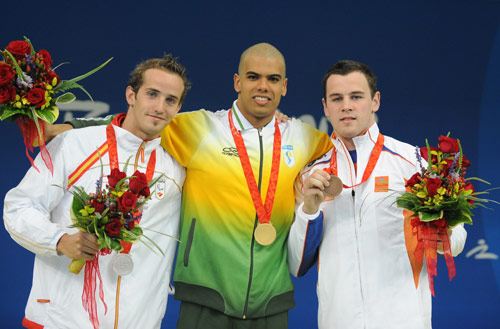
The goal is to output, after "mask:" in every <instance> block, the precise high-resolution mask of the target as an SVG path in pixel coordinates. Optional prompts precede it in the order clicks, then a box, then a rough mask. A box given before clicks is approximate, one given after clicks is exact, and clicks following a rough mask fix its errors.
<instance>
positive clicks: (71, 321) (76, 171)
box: [4, 55, 189, 329]
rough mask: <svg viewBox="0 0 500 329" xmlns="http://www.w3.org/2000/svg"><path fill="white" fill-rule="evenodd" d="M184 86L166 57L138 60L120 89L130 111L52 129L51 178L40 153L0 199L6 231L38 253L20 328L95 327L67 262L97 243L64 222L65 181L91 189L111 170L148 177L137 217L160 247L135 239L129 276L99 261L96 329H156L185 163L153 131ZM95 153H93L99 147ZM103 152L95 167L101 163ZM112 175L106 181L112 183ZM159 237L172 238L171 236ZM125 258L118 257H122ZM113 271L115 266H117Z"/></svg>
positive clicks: (171, 112) (178, 101)
mask: <svg viewBox="0 0 500 329" xmlns="http://www.w3.org/2000/svg"><path fill="white" fill-rule="evenodd" d="M188 86H189V82H188V80H187V77H186V74H185V69H184V67H183V66H182V65H180V64H179V63H177V61H176V60H175V59H174V58H173V57H171V56H170V55H165V56H164V57H163V58H158V59H150V60H147V61H145V62H143V63H141V64H139V65H138V66H137V67H136V69H135V70H134V71H133V72H132V74H131V79H130V80H129V86H128V87H127V89H126V98H127V102H128V105H129V107H128V112H127V114H126V115H125V114H122V115H118V116H117V117H116V118H115V119H114V120H113V122H112V123H111V124H109V125H108V126H98V127H89V128H85V129H75V130H70V131H67V132H65V133H63V134H60V135H58V136H57V137H56V138H54V139H53V140H52V141H51V142H50V143H49V144H48V145H47V149H48V150H49V152H50V154H51V155H52V161H53V165H54V174H53V175H52V174H51V172H50V171H49V170H48V169H47V168H46V167H45V166H44V165H43V162H42V159H41V158H40V156H38V157H37V158H36V160H35V164H36V165H38V168H40V172H36V171H35V170H34V169H33V168H31V169H30V170H29V171H28V173H27V174H26V176H25V177H24V179H23V180H22V181H21V183H20V184H19V185H18V186H17V187H16V188H14V189H12V190H10V191H9V192H8V193H7V195H6V197H5V204H4V224H5V227H6V229H7V231H8V232H9V233H10V235H11V237H12V238H13V239H14V240H15V241H16V242H17V243H19V244H20V245H21V246H23V247H25V248H26V249H28V250H30V251H32V252H33V253H35V265H34V272H33V286H32V288H31V292H30V296H29V299H28V303H27V306H26V312H25V318H24V320H23V326H25V327H27V328H36V329H39V328H47V329H50V328H53V329H62V328H88V329H90V328H96V327H97V326H98V324H97V322H96V321H95V318H94V321H93V322H92V321H90V319H89V313H87V311H86V310H85V309H84V307H83V306H82V291H83V287H84V272H85V269H84V270H82V271H81V272H80V273H79V274H78V275H75V274H73V273H71V272H70V271H69V269H68V266H69V264H70V262H71V260H72V259H88V260H90V259H93V258H94V255H95V254H96V253H97V251H98V248H99V245H98V243H97V239H96V238H95V237H94V236H93V235H91V234H89V233H85V232H80V231H78V229H75V228H70V225H71V224H72V222H71V219H70V205H71V203H72V200H73V194H72V188H71V186H79V187H82V188H84V189H85V191H86V192H87V193H91V192H95V190H96V182H97V181H98V180H99V178H100V177H101V170H103V171H104V177H103V178H104V182H103V186H105V185H106V184H107V182H108V175H109V173H110V168H113V167H117V169H119V170H121V171H124V165H125V163H128V166H127V170H126V175H127V176H132V175H133V174H134V172H135V171H136V170H138V171H139V172H141V173H144V174H145V175H146V177H147V179H148V180H149V181H151V180H152V179H155V178H158V177H159V180H158V181H157V182H156V185H155V186H153V187H151V199H150V200H149V201H148V202H147V204H146V208H145V209H144V211H143V215H142V218H141V221H140V225H141V226H142V227H143V228H147V229H150V230H145V232H144V234H145V235H146V236H148V237H149V238H150V239H152V240H154V242H155V243H156V245H157V246H158V247H159V248H160V249H161V250H162V251H163V253H164V255H161V254H160V253H159V252H157V253H156V254H155V253H154V252H153V251H152V250H150V249H149V248H148V246H147V245H145V244H144V243H140V242H139V243H134V244H133V245H132V246H131V248H130V250H129V253H128V255H129V256H130V258H128V256H125V258H127V259H128V260H129V261H130V260H131V261H132V262H133V267H132V266H130V264H131V263H130V262H129V263H128V265H129V266H128V268H126V269H127V272H130V273H126V272H123V271H122V270H120V268H118V271H116V270H114V268H113V260H114V259H117V258H116V257H117V253H116V252H112V253H111V254H109V255H101V256H99V258H98V262H99V268H100V274H101V277H102V284H103V292H104V301H105V303H106V305H107V312H105V307H104V304H103V303H102V302H101V300H100V298H99V280H98V279H96V280H97V281H96V285H97V291H96V293H95V302H96V304H95V306H96V307H97V309H96V311H95V315H97V320H98V322H99V325H100V327H101V328H160V326H161V322H162V318H163V316H164V314H165V309H166V305H167V296H168V290H169V282H170V276H171V273H172V263H173V259H174V254H175V248H176V245H177V241H176V240H175V239H174V238H172V237H177V235H178V231H179V216H180V207H181V191H182V185H183V183H184V179H185V169H184V168H183V167H182V166H181V165H180V164H179V163H178V162H177V161H176V160H175V159H173V158H172V157H171V156H170V155H169V154H168V153H167V152H166V151H165V150H164V149H163V147H162V146H161V145H160V132H161V131H162V130H163V129H164V128H165V127H166V126H167V124H168V123H169V122H170V120H171V119H172V118H173V117H174V116H175V115H176V114H177V112H178V111H179V109H180V108H181V105H182V103H183V100H184V97H185V95H186V91H187V89H188ZM98 149H99V150H100V156H99V155H98V154H97V150H98ZM99 158H101V161H102V164H101V163H100V161H99ZM110 181H111V179H110ZM166 235H170V236H171V237H168V236H166ZM120 255H123V254H120ZM115 269H116V267H115Z"/></svg>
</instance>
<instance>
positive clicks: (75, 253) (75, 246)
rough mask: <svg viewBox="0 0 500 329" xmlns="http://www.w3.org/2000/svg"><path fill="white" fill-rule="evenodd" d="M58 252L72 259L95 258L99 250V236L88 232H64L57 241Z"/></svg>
mask: <svg viewBox="0 0 500 329" xmlns="http://www.w3.org/2000/svg"><path fill="white" fill-rule="evenodd" d="M56 249H57V252H59V253H61V254H63V255H65V256H67V257H69V258H71V259H88V260H92V259H94V255H95V254H96V253H97V252H98V251H99V243H98V242H97V238H96V237H95V236H94V235H92V234H90V233H87V232H81V231H80V232H77V233H75V234H64V235H63V236H62V237H61V238H60V239H59V242H57V248H56Z"/></svg>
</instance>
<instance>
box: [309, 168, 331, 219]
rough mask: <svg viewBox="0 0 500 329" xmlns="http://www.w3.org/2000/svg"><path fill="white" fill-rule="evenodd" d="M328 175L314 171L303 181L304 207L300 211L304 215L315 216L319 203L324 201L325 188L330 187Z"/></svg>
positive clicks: (322, 171)
mask: <svg viewBox="0 0 500 329" xmlns="http://www.w3.org/2000/svg"><path fill="white" fill-rule="evenodd" d="M329 181H330V174H328V173H327V172H326V171H324V170H318V169H316V170H315V171H314V172H313V173H312V174H311V175H310V176H308V177H307V178H306V180H305V181H304V188H303V189H304V205H303V206H302V210H303V211H304V212H305V213H306V214H315V213H316V212H317V211H318V209H319V205H320V204H321V202H323V201H324V200H325V193H324V190H325V187H327V186H329V185H330V182H329Z"/></svg>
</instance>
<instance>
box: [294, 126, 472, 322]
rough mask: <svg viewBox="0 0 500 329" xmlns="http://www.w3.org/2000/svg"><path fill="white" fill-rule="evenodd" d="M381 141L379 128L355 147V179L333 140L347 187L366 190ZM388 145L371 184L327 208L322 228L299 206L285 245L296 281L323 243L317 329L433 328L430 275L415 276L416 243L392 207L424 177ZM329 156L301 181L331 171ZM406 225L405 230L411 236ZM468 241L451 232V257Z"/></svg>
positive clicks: (402, 149)
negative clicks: (417, 176)
mask: <svg viewBox="0 0 500 329" xmlns="http://www.w3.org/2000/svg"><path fill="white" fill-rule="evenodd" d="M378 134H379V129H378V126H377V125H376V124H374V125H373V126H372V127H371V128H370V129H369V131H368V132H367V133H366V134H364V135H363V136H359V137H355V138H354V139H353V140H354V143H355V146H356V153H357V175H356V174H355V170H354V166H353V163H352V160H351V157H350V155H349V153H348V152H347V148H346V147H345V145H344V144H343V142H342V141H341V140H340V138H336V139H334V140H333V143H334V145H335V147H336V149H337V163H338V176H339V177H340V178H341V179H342V181H343V183H344V184H345V185H347V186H353V185H356V184H358V183H359V182H361V177H362V175H363V172H364V171H365V168H366V166H367V163H368V160H369V157H370V154H371V152H372V149H373V147H374V145H375V142H376V141H377V136H378ZM384 138H385V140H384V148H383V150H382V153H381V155H380V158H379V160H378V162H377V164H376V166H375V169H374V171H373V172H372V174H371V176H370V177H369V178H368V180H367V181H366V182H365V183H363V184H360V185H358V186H356V187H354V188H347V189H344V190H343V192H342V194H341V195H340V196H338V197H337V198H335V200H330V201H325V202H323V203H322V204H321V206H320V211H321V212H322V213H323V215H324V220H323V221H322V220H321V217H322V216H319V215H320V212H318V214H316V215H309V216H308V215H306V214H305V213H304V212H303V211H302V204H300V205H299V207H298V209H297V211H296V218H295V221H294V223H293V225H292V228H291V231H290V236H289V239H288V251H289V255H288V262H289V267H290V271H291V273H292V274H293V275H295V276H298V275H302V274H303V273H304V267H307V266H310V265H311V264H307V263H308V262H309V263H310V262H311V257H309V260H308V259H306V258H305V257H304V255H308V254H309V255H314V250H308V249H310V248H311V245H314V244H315V243H316V246H317V243H319V241H320V240H321V239H322V241H321V245H320V247H319V259H318V263H319V265H318V268H319V273H318V285H317V294H318V300H319V312H318V322H319V328H322V329H333V328H339V329H350V328H352V329H389V328H395V329H396V328H397V329H401V328H405V329H412V328H415V329H417V328H418V329H423V328H431V294H430V290H429V285H428V279H427V270H426V267H425V264H424V265H423V266H422V267H421V269H420V268H418V267H417V268H415V269H413V270H412V265H411V263H410V257H411V256H413V250H414V249H412V247H410V246H409V247H408V248H407V243H409V242H410V240H414V241H415V240H416V238H415V237H411V230H410V231H409V232H408V231H407V234H408V233H410V235H408V237H407V238H406V239H405V221H404V215H403V209H400V208H398V207H397V206H396V203H395V200H396V197H397V196H399V195H401V194H402V193H403V192H404V191H405V179H409V178H410V177H411V176H412V175H413V174H414V173H415V172H416V171H418V170H419V169H420V168H418V165H417V166H416V161H417V160H416V155H415V147H413V146H411V145H409V144H405V143H402V142H399V141H397V140H395V139H393V138H391V137H387V136H384ZM331 155H332V151H330V152H328V153H327V154H325V155H324V156H323V157H322V158H320V159H318V160H317V161H316V162H314V163H313V164H311V165H309V166H308V167H306V168H305V169H304V173H303V176H302V181H303V180H304V179H305V177H306V176H307V175H308V174H310V173H312V172H313V171H314V170H315V169H323V168H326V167H328V166H329V161H330V157H331ZM376 181H379V182H380V181H382V182H387V181H388V186H385V189H387V187H388V189H389V191H384V189H381V188H380V185H378V187H377V185H376ZM299 184H300V182H299ZM378 184H380V183H378ZM382 184H383V183H382ZM377 190H378V191H377ZM321 223H322V228H323V232H322V236H321ZM407 225H408V226H407V227H406V228H407V229H408V228H411V225H409V224H407ZM318 226H319V227H318ZM318 228H319V230H318ZM318 232H319V233H318ZM466 235H467V234H466V231H465V229H464V228H463V226H461V225H459V226H457V227H455V228H454V229H453V233H452V236H451V248H452V253H453V255H454V256H455V255H457V254H459V253H460V252H461V251H462V250H463V247H464V244H465V239H466ZM306 236H307V239H308V241H307V243H306V240H305V239H306ZM314 240H316V241H314ZM407 240H408V241H407ZM310 243H311V244H310ZM413 248H414V247H413ZM313 249H314V247H313ZM409 256H410V257H409ZM443 261H444V259H443ZM305 270H307V269H305ZM414 273H415V278H414ZM416 280H418V284H416Z"/></svg>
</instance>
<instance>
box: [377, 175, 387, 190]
mask: <svg viewBox="0 0 500 329" xmlns="http://www.w3.org/2000/svg"><path fill="white" fill-rule="evenodd" d="M387 191H389V176H378V177H375V192H387Z"/></svg>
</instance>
